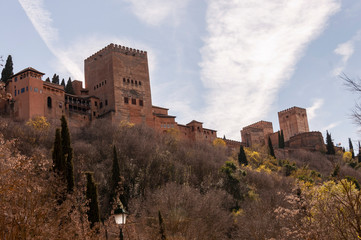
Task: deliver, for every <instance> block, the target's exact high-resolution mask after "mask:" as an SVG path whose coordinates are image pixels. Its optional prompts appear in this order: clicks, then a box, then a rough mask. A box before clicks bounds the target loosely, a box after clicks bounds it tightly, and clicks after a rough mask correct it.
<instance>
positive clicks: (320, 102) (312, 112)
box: [306, 98, 324, 120]
mask: <svg viewBox="0 0 361 240" xmlns="http://www.w3.org/2000/svg"><path fill="white" fill-rule="evenodd" d="M323 102H324V100H323V99H320V98H319V99H316V100H315V101H314V102H313V104H312V106H311V107H308V108H307V109H306V110H307V117H308V120H312V119H313V118H315V117H316V111H317V110H318V109H320V108H321V107H322V105H323Z"/></svg>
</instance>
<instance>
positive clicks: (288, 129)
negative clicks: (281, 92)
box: [278, 107, 310, 141]
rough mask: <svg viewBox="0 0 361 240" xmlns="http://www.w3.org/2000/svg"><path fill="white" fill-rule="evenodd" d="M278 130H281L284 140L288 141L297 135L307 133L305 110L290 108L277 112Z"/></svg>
mask: <svg viewBox="0 0 361 240" xmlns="http://www.w3.org/2000/svg"><path fill="white" fill-rule="evenodd" d="M278 120H279V123H280V129H281V130H283V134H284V139H285V141H288V140H289V139H290V137H292V136H295V135H296V134H299V133H304V132H309V131H310V130H309V128H308V120H307V113H306V109H304V108H299V107H292V108H289V109H286V110H283V111H280V112H278Z"/></svg>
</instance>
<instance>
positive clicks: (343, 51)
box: [332, 31, 361, 76]
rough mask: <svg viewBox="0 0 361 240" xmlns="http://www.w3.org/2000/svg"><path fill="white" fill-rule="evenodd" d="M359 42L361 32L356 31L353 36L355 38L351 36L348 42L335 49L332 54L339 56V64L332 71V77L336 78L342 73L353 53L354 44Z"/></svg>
mask: <svg viewBox="0 0 361 240" xmlns="http://www.w3.org/2000/svg"><path fill="white" fill-rule="evenodd" d="M360 40H361V31H358V32H357V33H356V34H355V36H353V37H352V38H351V39H350V40H348V41H347V42H344V43H341V44H339V45H338V46H337V47H336V49H335V50H334V53H335V54H337V55H340V56H341V60H340V63H339V64H338V65H337V66H336V67H335V69H334V70H333V71H332V73H333V75H335V76H338V75H340V74H341V73H342V71H343V70H344V68H345V67H346V64H347V62H348V60H349V59H350V57H351V56H352V55H353V54H354V52H355V43H356V42H357V41H360Z"/></svg>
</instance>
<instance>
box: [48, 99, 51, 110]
mask: <svg viewBox="0 0 361 240" xmlns="http://www.w3.org/2000/svg"><path fill="white" fill-rule="evenodd" d="M48 108H51V97H48Z"/></svg>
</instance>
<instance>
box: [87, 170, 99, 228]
mask: <svg viewBox="0 0 361 240" xmlns="http://www.w3.org/2000/svg"><path fill="white" fill-rule="evenodd" d="M85 175H86V179H87V184H86V198H87V200H88V204H89V209H88V211H87V215H88V220H89V222H90V227H91V228H93V227H94V224H95V223H97V222H99V221H100V215H99V203H98V189H97V186H96V184H95V182H94V178H93V173H91V172H87V173H85Z"/></svg>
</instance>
